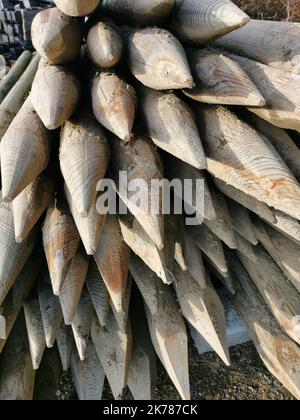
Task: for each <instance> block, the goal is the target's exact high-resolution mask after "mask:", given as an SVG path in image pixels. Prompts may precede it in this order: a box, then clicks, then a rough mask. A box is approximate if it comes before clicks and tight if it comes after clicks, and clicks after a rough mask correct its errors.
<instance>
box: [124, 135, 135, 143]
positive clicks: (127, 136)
mask: <svg viewBox="0 0 300 420" xmlns="http://www.w3.org/2000/svg"><path fill="white" fill-rule="evenodd" d="M132 139H133V134H132V133H130V134H127V135H126V136H124V137H123V141H126V142H127V143H128V142H130V141H131V140H132Z"/></svg>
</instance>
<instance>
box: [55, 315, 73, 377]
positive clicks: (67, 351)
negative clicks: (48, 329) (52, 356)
mask: <svg viewBox="0 0 300 420" xmlns="http://www.w3.org/2000/svg"><path fill="white" fill-rule="evenodd" d="M56 341H57V347H58V352H59V355H60V360H61V363H62V367H63V370H64V371H65V372H67V371H68V370H69V368H70V364H71V354H72V349H73V348H74V339H73V334H72V328H71V327H70V326H68V325H65V324H64V323H63V324H62V326H61V329H60V331H59V334H58V336H57V339H56Z"/></svg>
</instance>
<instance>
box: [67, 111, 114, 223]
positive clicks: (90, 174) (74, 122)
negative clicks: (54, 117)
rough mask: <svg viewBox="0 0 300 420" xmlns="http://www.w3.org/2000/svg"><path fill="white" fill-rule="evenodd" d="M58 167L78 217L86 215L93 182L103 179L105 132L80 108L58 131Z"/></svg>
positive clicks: (106, 161) (107, 154)
mask: <svg viewBox="0 0 300 420" xmlns="http://www.w3.org/2000/svg"><path fill="white" fill-rule="evenodd" d="M59 159H60V167H61V171H62V174H63V176H64V179H65V182H66V184H67V187H68V190H69V191H70V194H71V197H72V201H74V204H75V206H76V209H77V211H78V213H79V215H80V216H82V217H86V216H87V215H88V213H89V211H90V209H91V207H92V205H93V203H94V202H95V200H96V195H97V183H98V182H99V181H100V180H101V179H103V178H104V176H105V174H106V170H107V167H108V164H109V160H110V149H109V145H108V142H107V139H106V137H105V134H104V132H103V130H102V129H101V127H100V126H99V124H97V122H96V120H95V119H94V118H93V116H92V115H91V111H90V110H89V109H86V108H81V109H80V110H79V111H78V113H77V114H76V115H75V116H74V117H72V118H71V119H70V120H69V121H67V122H66V123H65V125H64V126H63V128H62V131H61V134H60V152H59Z"/></svg>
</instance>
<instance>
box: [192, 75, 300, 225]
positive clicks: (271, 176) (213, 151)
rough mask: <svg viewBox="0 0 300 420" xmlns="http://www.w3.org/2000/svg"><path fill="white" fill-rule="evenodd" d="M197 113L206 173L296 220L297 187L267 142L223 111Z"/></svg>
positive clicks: (299, 198) (299, 209)
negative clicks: (205, 155) (206, 167)
mask: <svg viewBox="0 0 300 420" xmlns="http://www.w3.org/2000/svg"><path fill="white" fill-rule="evenodd" d="M299 77H300V76H299ZM197 112H198V116H199V118H200V124H202V126H203V127H205V130H204V131H203V139H204V144H205V151H206V153H207V156H208V158H207V161H208V170H209V172H210V173H211V174H212V175H213V176H214V177H216V178H218V179H221V180H222V181H224V182H226V183H227V184H229V185H231V186H233V187H235V188H237V189H239V190H240V191H242V192H244V193H246V194H248V195H250V196H252V197H254V198H256V199H257V200H259V201H262V202H264V203H266V204H267V205H268V206H271V207H274V208H276V209H278V210H281V211H283V212H284V213H286V214H288V215H289V216H292V217H295V218H296V219H299V218H300V205H299V204H300V185H299V184H298V182H297V180H296V178H295V177H294V176H293V175H292V173H291V172H290V171H289V169H288V167H287V166H286V164H285V163H284V162H283V160H282V159H281V158H280V156H279V155H278V154H277V152H276V151H275V149H274V148H273V146H272V144H271V143H270V142H269V141H268V139H267V138H266V137H264V136H263V135H262V134H260V133H258V132H257V131H256V130H254V129H253V128H252V127H251V126H249V125H248V124H246V123H244V122H243V121H241V120H240V119H238V118H237V117H236V115H235V114H233V113H232V112H231V111H229V110H228V109H226V108H224V107H221V106H220V107H217V106H206V105H203V106H202V105H201V106H200V105H199V106H198V107H197Z"/></svg>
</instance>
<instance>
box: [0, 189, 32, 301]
mask: <svg viewBox="0 0 300 420" xmlns="http://www.w3.org/2000/svg"><path fill="white" fill-rule="evenodd" d="M36 241H37V231H36V230H34V231H33V232H32V233H31V234H30V235H29V237H28V238H27V239H26V240H25V241H23V242H22V243H21V244H18V243H16V241H15V229H14V220H13V212H12V207H11V205H10V204H5V203H3V201H2V200H1V194H0V305H2V304H3V302H4V299H5V298H6V296H7V295H8V292H9V291H10V289H11V288H12V286H13V285H14V282H15V281H16V279H17V277H18V275H19V274H20V273H21V271H22V269H23V267H24V265H25V263H26V261H27V260H28V258H29V256H30V254H31V253H32V251H33V248H34V246H35V244H36Z"/></svg>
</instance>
